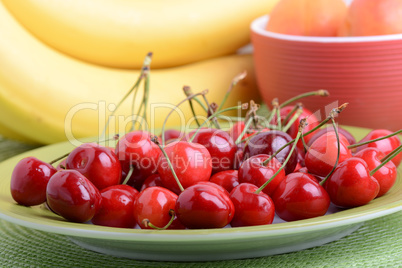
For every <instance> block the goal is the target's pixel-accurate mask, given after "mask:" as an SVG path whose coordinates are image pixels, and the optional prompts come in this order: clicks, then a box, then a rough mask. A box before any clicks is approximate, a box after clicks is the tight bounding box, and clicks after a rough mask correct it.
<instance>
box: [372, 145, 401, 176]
mask: <svg viewBox="0 0 402 268" xmlns="http://www.w3.org/2000/svg"><path fill="white" fill-rule="evenodd" d="M401 152H402V145H399V146H398V147H397V148H396V149H395V150H393V151H392V152H390V153H389V154H387V155H386V156H385V157H384V158H383V159H381V164H379V165H378V166H377V167H376V168H375V169H373V170H372V171H370V176H373V175H374V173H376V172H377V171H378V170H379V169H380V168H382V167H383V166H384V165H385V164H387V163H388V162H389V161H391V160H392V159H393V158H394V157H395V156H397V155H398V154H400V153H401ZM384 159H385V160H384Z"/></svg>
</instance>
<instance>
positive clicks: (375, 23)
mask: <svg viewBox="0 0 402 268" xmlns="http://www.w3.org/2000/svg"><path fill="white" fill-rule="evenodd" d="M397 33H402V1H401V0H370V1H368V0H353V2H352V3H351V4H350V6H349V10H348V13H347V15H346V17H345V21H344V23H343V25H342V26H341V27H340V30H339V36H369V35H384V34H397Z"/></svg>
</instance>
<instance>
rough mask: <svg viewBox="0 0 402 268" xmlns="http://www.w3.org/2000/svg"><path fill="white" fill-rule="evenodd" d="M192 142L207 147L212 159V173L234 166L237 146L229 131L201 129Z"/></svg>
mask: <svg viewBox="0 0 402 268" xmlns="http://www.w3.org/2000/svg"><path fill="white" fill-rule="evenodd" d="M192 142H195V143H199V144H202V145H204V146H205V148H207V150H208V152H209V154H210V155H211V160H212V174H214V173H216V172H219V171H223V170H229V169H232V168H233V165H234V161H235V154H236V151H237V147H236V145H235V143H234V141H233V139H232V138H231V137H230V136H229V134H228V133H227V132H225V131H223V130H220V129H212V128H205V129H201V130H200V131H198V132H197V133H196V134H195V136H194V138H193V141H192Z"/></svg>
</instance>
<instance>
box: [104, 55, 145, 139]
mask: <svg viewBox="0 0 402 268" xmlns="http://www.w3.org/2000/svg"><path fill="white" fill-rule="evenodd" d="M151 60H152V52H149V53H148V54H147V56H146V57H145V59H144V62H143V64H142V68H141V72H140V75H139V76H138V79H137V81H136V82H135V83H134V85H133V86H132V87H131V88H130V90H129V91H128V92H127V93H126V95H124V97H123V98H122V99H121V100H120V101H119V103H118V104H117V105H116V108H115V109H114V110H113V111H112V113H111V114H110V116H109V118H108V120H107V121H106V124H105V127H104V129H103V132H102V137H103V136H104V135H105V133H106V129H107V127H108V126H109V123H110V118H111V117H112V116H113V115H114V114H115V113H116V111H117V109H118V108H119V107H120V106H121V104H122V103H123V102H124V101H125V100H126V99H127V97H128V96H129V95H130V94H131V93H132V92H133V91H134V90H137V89H138V86H139V85H140V83H141V81H142V79H143V78H144V71H145V70H146V69H148V68H149V66H150V65H151Z"/></svg>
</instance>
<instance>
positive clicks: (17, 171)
mask: <svg viewBox="0 0 402 268" xmlns="http://www.w3.org/2000/svg"><path fill="white" fill-rule="evenodd" d="M56 171H57V170H56V169H55V168H54V167H53V166H52V165H50V164H48V163H45V162H43V161H41V160H39V159H37V158H35V157H26V158H24V159H22V160H20V161H19V162H18V163H17V165H16V166H15V167H14V170H13V173H12V174H11V183H10V189H11V196H12V197H13V199H14V200H15V201H16V202H17V203H18V204H20V205H24V206H35V205H40V204H42V203H43V202H45V201H46V186H47V183H48V181H49V179H50V177H52V176H53V174H55V173H56Z"/></svg>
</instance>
